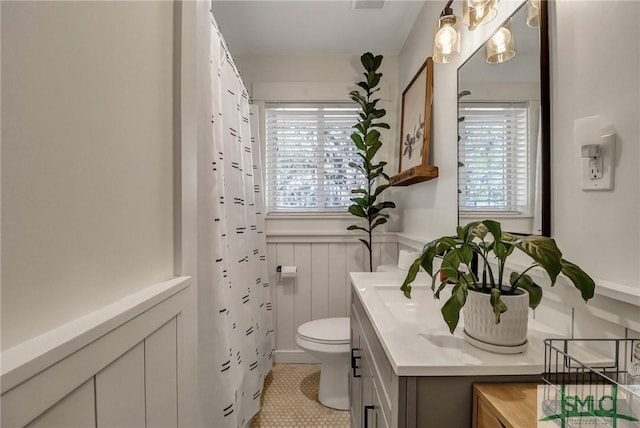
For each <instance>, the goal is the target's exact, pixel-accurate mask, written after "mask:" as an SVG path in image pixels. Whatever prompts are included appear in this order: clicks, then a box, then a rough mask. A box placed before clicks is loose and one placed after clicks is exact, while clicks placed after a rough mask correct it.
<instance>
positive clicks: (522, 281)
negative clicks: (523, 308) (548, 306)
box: [509, 272, 542, 309]
mask: <svg viewBox="0 0 640 428" xmlns="http://www.w3.org/2000/svg"><path fill="white" fill-rule="evenodd" d="M516 281H517V283H516ZM509 283H510V284H511V287H512V289H518V288H522V289H523V290H526V291H527V293H529V307H530V308H531V309H535V308H536V307H537V306H538V305H539V304H540V301H541V300H542V287H540V286H539V285H538V284H536V283H535V282H533V280H532V279H531V277H530V276H529V275H527V274H524V275H520V274H519V273H518V272H511V276H510V277H509Z"/></svg>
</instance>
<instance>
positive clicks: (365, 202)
mask: <svg viewBox="0 0 640 428" xmlns="http://www.w3.org/2000/svg"><path fill="white" fill-rule="evenodd" d="M351 200H352V201H353V202H355V203H356V204H357V205H359V206H360V207H362V209H367V206H368V205H369V203H368V198H351Z"/></svg>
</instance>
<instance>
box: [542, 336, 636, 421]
mask: <svg viewBox="0 0 640 428" xmlns="http://www.w3.org/2000/svg"><path fill="white" fill-rule="evenodd" d="M544 343H545V364H544V366H545V371H544V373H543V375H542V379H543V381H544V385H542V386H541V387H540V389H539V392H538V400H539V401H540V403H539V406H538V408H539V412H540V415H539V416H542V417H540V418H538V419H539V421H540V422H539V425H538V426H539V427H543V426H544V427H546V426H549V427H552V426H559V427H561V428H565V427H567V428H574V427H590V428H592V427H613V428H630V427H640V340H636V339H547V340H545V341H544Z"/></svg>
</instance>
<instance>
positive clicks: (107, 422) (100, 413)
mask: <svg viewBox="0 0 640 428" xmlns="http://www.w3.org/2000/svg"><path fill="white" fill-rule="evenodd" d="M95 380H96V418H97V422H98V424H97V425H98V426H99V427H143V426H145V425H146V424H145V404H144V400H145V388H144V344H143V343H138V344H137V345H136V346H134V347H133V348H132V349H130V350H129V351H127V352H126V353H125V354H124V355H122V356H121V357H119V358H118V359H117V360H115V361H114V362H113V363H111V364H110V365H109V366H107V367H106V368H105V369H104V370H102V371H100V373H98V374H97V375H96V377H95Z"/></svg>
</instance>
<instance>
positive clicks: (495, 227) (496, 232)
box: [482, 220, 502, 241]
mask: <svg viewBox="0 0 640 428" xmlns="http://www.w3.org/2000/svg"><path fill="white" fill-rule="evenodd" d="M482 224H484V225H485V226H486V227H487V229H489V233H491V235H493V239H494V240H495V241H497V240H499V239H500V238H501V237H502V228H501V227H500V223H498V222H497V221H495V220H484V221H483V222H482Z"/></svg>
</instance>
